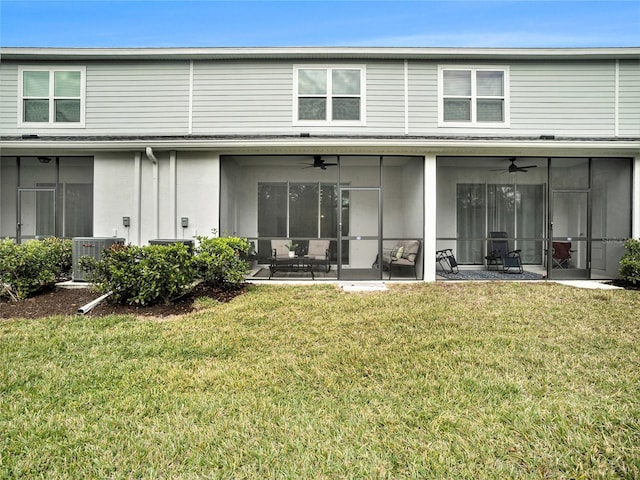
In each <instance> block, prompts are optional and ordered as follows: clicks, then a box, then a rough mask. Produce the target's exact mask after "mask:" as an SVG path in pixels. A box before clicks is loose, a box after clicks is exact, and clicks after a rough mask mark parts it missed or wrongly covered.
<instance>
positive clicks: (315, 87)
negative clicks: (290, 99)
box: [298, 69, 327, 95]
mask: <svg viewBox="0 0 640 480" xmlns="http://www.w3.org/2000/svg"><path fill="white" fill-rule="evenodd" d="M298 93H299V94H301V95H324V94H326V93H327V71H326V70H324V69H313V70H298Z"/></svg>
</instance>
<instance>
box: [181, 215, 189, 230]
mask: <svg viewBox="0 0 640 480" xmlns="http://www.w3.org/2000/svg"><path fill="white" fill-rule="evenodd" d="M180 225H182V228H187V227H188V226H189V217H182V218H181V219H180Z"/></svg>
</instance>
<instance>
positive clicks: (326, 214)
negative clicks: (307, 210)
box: [320, 185, 338, 238]
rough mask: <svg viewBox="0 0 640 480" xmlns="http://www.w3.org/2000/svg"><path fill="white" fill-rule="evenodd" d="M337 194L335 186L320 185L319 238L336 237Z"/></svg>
mask: <svg viewBox="0 0 640 480" xmlns="http://www.w3.org/2000/svg"><path fill="white" fill-rule="evenodd" d="M337 227H338V193H337V189H336V186H335V185H322V187H321V190H320V236H321V237H332V238H335V237H337V236H338V228H337Z"/></svg>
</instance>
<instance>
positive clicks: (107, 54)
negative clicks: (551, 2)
mask: <svg viewBox="0 0 640 480" xmlns="http://www.w3.org/2000/svg"><path fill="white" fill-rule="evenodd" d="M0 58H2V59H4V60H60V59H64V60H74V59H75V60H91V59H104V58H113V59H121V60H125V59H131V60H140V59H175V60H178V59H181V60H198V59H202V60H233V59H243V58H249V59H297V58H300V59H303V58H319V59H322V58H332V59H335V58H338V59H339V58H372V59H373V58H381V59H407V60H411V59H415V60H431V59H438V60H439V59H500V58H505V59H508V58H521V59H543V58H544V59H581V58H588V59H640V47H589V48H476V47H462V48H458V47H456V48H453V47H211V48H210V47H171V48H165V47H143V48H137V47H136V48H94V47H87V48H59V47H0Z"/></svg>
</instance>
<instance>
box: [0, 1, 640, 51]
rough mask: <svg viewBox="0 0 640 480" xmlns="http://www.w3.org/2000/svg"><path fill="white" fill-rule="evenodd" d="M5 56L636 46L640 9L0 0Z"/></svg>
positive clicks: (578, 4)
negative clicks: (96, 50) (63, 50)
mask: <svg viewBox="0 0 640 480" xmlns="http://www.w3.org/2000/svg"><path fill="white" fill-rule="evenodd" d="M0 45H1V46H4V47H22V46H26V47H234V46H238V47H247V46H256V47H263V46H382V47H416V46H417V47H608V46H614V47H626V46H635V47H638V46H640V0H623V1H617V0H610V1H595V0H594V1H574V0H556V1H553V2H551V1H509V0H500V1H483V0H474V1H462V0H449V1H427V0H422V1H364V0H363V1H347V0H334V1H331V0H325V1H311V0H309V1H249V0H236V1H213V0H212V1H205V0H182V1H169V0H166V1H152V0H146V1H125V0H108V1H102V0H84V1H53V0H33V1H28V0H0Z"/></svg>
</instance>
